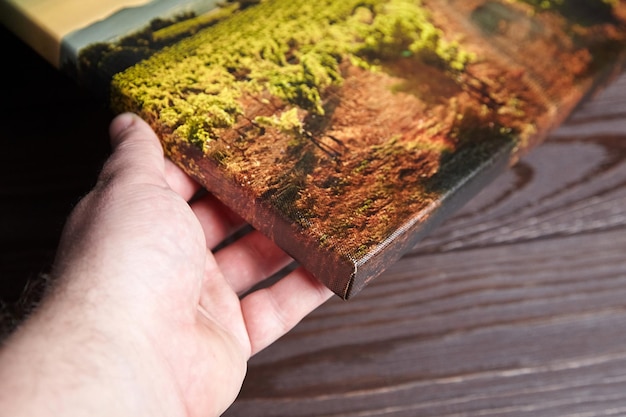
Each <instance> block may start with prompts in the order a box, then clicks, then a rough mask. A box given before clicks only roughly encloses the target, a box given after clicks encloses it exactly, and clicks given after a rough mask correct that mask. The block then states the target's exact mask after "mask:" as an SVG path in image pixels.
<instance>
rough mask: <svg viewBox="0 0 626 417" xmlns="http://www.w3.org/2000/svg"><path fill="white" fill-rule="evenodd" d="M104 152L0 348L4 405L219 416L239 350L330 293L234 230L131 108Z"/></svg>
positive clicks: (15, 409) (0, 410)
mask: <svg viewBox="0 0 626 417" xmlns="http://www.w3.org/2000/svg"><path fill="white" fill-rule="evenodd" d="M110 133H111V143H112V148H113V152H112V154H111V156H110V158H109V159H108V160H107V162H106V163H105V165H104V167H103V170H102V172H101V174H100V176H99V179H98V182H97V185H96V186H95V187H94V189H93V190H92V191H91V192H90V193H89V194H88V195H86V196H85V197H84V198H83V199H82V200H81V201H80V202H79V204H78V205H77V206H76V207H75V209H74V210H73V212H72V214H71V215H70V217H69V219H68V222H67V224H66V226H65V229H64V232H63V235H62V238H61V242H60V244H59V248H58V253H57V258H56V261H55V265H54V267H53V269H52V277H53V281H52V283H51V285H50V288H49V290H48V291H47V293H46V294H45V295H44V297H43V299H42V302H41V303H40V305H39V306H38V307H37V308H36V309H35V312H34V313H33V314H32V315H31V316H30V317H29V318H28V319H27V320H25V322H24V323H23V324H22V326H20V327H19V328H18V329H17V330H16V331H15V332H14V333H13V334H12V335H11V336H10V337H9V338H8V340H6V341H5V343H4V346H3V347H2V349H1V350H0V414H2V415H11V416H14V417H15V416H24V415H40V416H42V415H64V416H73V415H92V416H99V415H107V416H111V415H115V416H126V415H128V416H131V415H132V416H140V415H143V416H145V415H150V416H160V415H163V416H169V417H172V416H217V415H220V414H222V413H223V412H224V411H225V410H226V409H227V408H228V407H229V406H230V405H231V404H232V402H233V401H234V400H235V398H236V396H237V394H238V392H239V390H240V389H241V385H242V383H243V379H244V376H245V373H246V367H247V361H248V359H249V358H250V357H251V356H252V355H254V354H255V353H257V352H259V351H260V350H262V349H264V348H265V347H267V346H268V345H269V344H271V343H272V342H274V341H275V340H276V339H278V338H279V337H281V336H282V335H284V334H285V333H286V332H287V331H289V330H290V329H291V328H292V327H293V326H295V325H296V324H297V323H298V322H299V321H300V320H301V319H302V318H303V317H304V316H305V315H307V314H308V313H309V312H311V311H312V310H313V309H315V308H317V307H318V306H319V305H320V304H322V303H323V302H325V301H326V300H327V299H329V298H330V297H331V295H332V293H331V291H329V290H328V289H327V288H326V287H325V286H323V285H322V284H321V283H320V282H319V281H317V280H316V279H315V278H313V277H312V276H311V275H310V274H309V273H307V272H306V271H305V270H303V269H301V268H298V269H295V270H294V271H292V272H290V273H289V274H288V275H287V276H285V277H284V278H282V279H280V280H279V281H277V282H276V283H274V284H272V285H271V286H269V287H266V288H263V289H259V290H256V291H253V292H250V293H249V294H246V295H245V296H243V297H242V294H244V293H245V292H246V291H247V290H249V289H250V288H252V287H253V286H254V285H255V284H257V283H259V282H261V281H262V280H264V279H266V278H267V277H269V276H271V275H272V274H274V273H275V272H277V271H279V270H280V269H282V268H283V267H285V266H286V265H288V264H289V263H290V262H291V259H290V258H289V257H288V256H287V255H286V254H285V253H284V252H283V251H281V250H280V249H279V248H278V247H276V246H275V245H274V244H273V243H271V242H270V241H269V240H268V239H267V238H265V237H264V236H263V235H261V234H260V233H258V232H256V231H252V232H250V233H248V234H246V235H244V236H243V237H242V238H240V239H238V240H235V241H234V242H233V243H230V244H229V245H227V246H225V247H223V248H221V249H219V250H218V251H216V252H215V253H214V252H213V249H214V248H215V247H216V246H217V245H218V244H219V243H221V242H223V241H224V239H225V238H226V237H228V236H229V235H230V234H231V233H233V231H235V230H237V228H239V227H241V226H242V224H243V222H242V220H241V219H240V218H238V217H237V216H236V215H234V214H233V213H232V212H230V211H229V210H228V209H226V208H225V206H223V205H222V204H221V203H220V202H218V201H217V200H216V199H215V198H214V197H213V196H211V195H210V194H207V195H204V196H203V197H201V198H198V199H195V200H193V201H192V202H191V203H188V201H189V200H190V199H191V198H192V196H194V195H195V194H196V192H197V191H198V189H199V187H198V185H197V184H196V183H195V182H194V181H193V180H191V179H190V178H189V177H187V176H186V175H185V174H184V173H183V172H182V171H181V170H180V169H178V168H177V167H176V166H175V165H174V164H173V163H172V162H170V161H169V160H168V159H167V158H164V156H163V150H162V148H161V145H160V143H159V141H158V139H157V137H156V135H155V134H154V132H153V131H152V130H151V129H150V127H149V126H148V125H147V124H146V123H145V122H143V121H142V120H141V119H140V118H139V117H137V116H135V115H132V114H123V115H119V116H117V117H116V118H115V119H114V120H113V122H112V123H111V129H110Z"/></svg>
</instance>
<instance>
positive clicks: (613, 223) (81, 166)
mask: <svg viewBox="0 0 626 417" xmlns="http://www.w3.org/2000/svg"><path fill="white" fill-rule="evenodd" d="M1 38H2V42H3V43H2V44H3V46H4V51H3V52H4V56H5V57H8V58H9V59H6V60H5V61H4V62H5V64H4V67H5V69H7V70H8V72H9V77H6V76H5V77H4V84H3V93H2V98H3V99H2V111H1V112H0V123H1V126H2V129H1V130H0V142H1V144H2V151H1V153H0V201H1V204H0V231H1V233H0V249H1V251H0V290H1V291H2V299H3V300H4V301H5V302H6V303H8V307H7V310H9V311H12V310H11V309H12V305H11V304H10V303H11V302H12V301H14V300H15V299H16V298H17V297H18V295H19V293H20V290H21V288H22V286H23V285H24V282H25V281H26V280H27V279H28V278H31V277H36V276H38V275H39V274H41V273H45V271H46V270H47V268H48V266H49V263H50V261H51V259H52V256H53V254H54V248H55V245H56V240H57V239H58V233H59V231H60V229H61V226H62V224H63V221H64V219H65V216H66V215H67V213H68V212H69V210H70V209H71V207H72V205H73V204H74V203H75V202H76V201H77V200H78V198H79V197H80V196H81V195H83V194H84V193H85V192H86V191H87V190H88V189H89V188H90V187H91V185H92V184H93V183H94V181H95V177H96V174H97V172H98V170H99V168H100V166H101V164H102V162H103V161H104V159H105V158H106V155H107V153H108V150H109V148H108V142H107V140H108V139H107V125H108V121H109V120H110V114H108V112H107V111H106V110H105V109H103V108H101V107H100V105H98V104H97V103H95V102H93V101H91V100H90V99H89V98H88V97H85V96H84V95H82V94H81V93H80V92H79V91H77V90H76V89H75V88H74V86H73V85H72V83H71V82H69V81H68V80H66V79H64V78H63V77H62V76H60V75H59V74H58V73H57V72H56V71H55V70H53V69H51V68H50V67H48V66H47V64H46V63H45V62H43V61H41V60H40V59H39V58H38V57H36V56H34V55H33V54H32V53H31V52H30V51H29V50H28V49H27V48H25V47H24V46H23V45H21V44H20V43H19V42H18V41H16V40H15V39H13V38H12V37H11V36H10V35H8V34H6V33H5V32H2V37H1ZM9 62H10V64H9ZM225 415H226V416H245V417H254V416H263V417H271V416H289V417H296V416H333V417H335V416H353V417H357V416H358V417H365V416H368V417H369V416H394V417H396V416H407V417H415V416H439V417H442V416H455V417H457V416H459V417H460V416H580V417H583V416H584V417H588V416H615V415H626V77H622V78H621V79H619V80H617V81H616V82H615V83H614V84H613V85H612V86H611V87H610V88H609V89H607V90H606V91H605V92H604V93H603V94H601V95H600V96H599V97H597V99H596V100H595V101H593V102H590V103H587V104H586V105H584V106H582V107H581V108H580V109H579V110H578V111H577V112H576V113H575V114H574V115H573V116H572V118H571V119H570V121H569V122H568V123H566V124H565V125H564V126H563V127H562V128H561V129H559V130H558V131H556V132H554V134H553V135H551V137H550V139H549V140H548V141H547V142H546V143H545V144H544V145H542V146H539V147H538V148H536V149H535V150H534V151H533V152H532V153H531V154H530V155H528V156H527V157H526V158H524V159H523V160H522V161H521V162H520V163H519V164H517V165H516V166H515V167H513V168H512V169H510V170H508V171H507V172H506V173H504V174H503V175H502V176H501V177H499V178H498V179H497V180H496V181H495V183H493V184H491V185H490V186H488V187H487V188H486V189H485V190H484V191H483V192H482V193H481V194H480V195H478V196H477V197H476V198H474V199H473V200H472V201H471V202H470V203H469V204H468V205H466V206H465V207H464V208H463V209H462V210H461V211H460V212H458V214H457V215H455V216H454V217H453V218H451V219H449V220H448V221H447V222H446V223H444V224H443V225H441V226H440V227H439V228H437V230H436V231H435V232H434V233H432V234H431V236H430V237H429V238H428V239H426V240H425V241H423V242H422V243H421V244H420V245H419V246H418V247H416V248H415V250H413V251H412V252H411V253H410V254H408V255H407V256H405V257H404V258H403V259H401V260H400V261H399V262H397V263H396V264H394V265H392V266H391V267H390V268H389V270H388V271H387V272H386V273H384V274H383V275H382V276H381V277H379V278H378V279H377V280H375V281H374V282H373V283H372V284H370V285H369V286H368V287H367V288H366V289H365V290H363V291H362V292H361V293H359V295H357V296H356V297H355V298H354V299H352V300H350V301H342V300H340V299H338V298H335V299H332V300H330V301H329V302H328V303H327V304H325V305H324V306H322V307H320V308H319V309H318V310H317V311H315V312H314V313H313V314H311V315H310V316H309V317H307V318H306V319H305V320H304V321H303V322H302V323H301V324H300V325H298V326H297V327H296V328H295V329H294V330H293V331H292V332H291V333H289V334H288V335H286V336H285V337H283V338H282V339H281V340H279V341H278V342H277V343H275V344H274V345H272V346H271V347H269V348H267V349H266V350H265V351H263V352H261V353H260V354H258V355H257V356H256V357H254V358H253V359H252V360H251V362H250V370H249V375H248V378H247V380H246V382H245V384H244V386H243V389H242V391H241V394H240V397H239V399H238V400H237V401H236V402H235V404H234V405H233V406H232V408H231V409H230V410H228V411H227V412H226V414H225Z"/></svg>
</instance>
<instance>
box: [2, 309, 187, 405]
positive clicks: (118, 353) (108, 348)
mask: <svg viewBox="0 0 626 417" xmlns="http://www.w3.org/2000/svg"><path fill="white" fill-rule="evenodd" d="M68 304H69V301H68V300H64V299H63V297H58V299H55V300H54V301H48V302H45V303H44V304H43V305H42V306H41V308H40V309H39V310H38V312H37V313H36V314H35V315H33V316H32V317H31V318H30V319H29V320H28V321H27V322H26V323H25V324H24V325H23V326H22V327H20V329H18V331H17V332H15V334H13V335H12V336H11V337H10V338H9V339H8V340H7V341H6V342H5V344H4V346H3V347H2V349H1V350H0V415H7V416H8V415H10V416H14V417H19V416H26V415H28V416H34V415H37V416H45V415H54V416H56V415H63V416H72V415H90V416H99V415H102V416H105V415H106V416H112V415H114V416H133V417H135V416H140V415H150V416H158V415H168V416H175V415H180V414H181V410H182V407H181V406H180V404H178V403H176V402H175V400H173V399H174V398H176V395H172V394H173V392H172V391H173V390H172V387H171V386H170V384H168V381H167V380H166V378H159V376H160V375H159V369H161V367H160V366H153V365H157V364H156V363H152V362H156V361H157V359H156V358H154V357H150V352H151V350H150V349H149V346H146V344H147V343H148V341H146V340H143V339H142V338H141V337H140V336H139V335H136V334H132V333H131V332H129V331H128V329H115V328H112V327H111V324H110V323H120V321H119V318H114V317H101V316H100V315H99V313H97V312H94V311H89V310H85V308H84V307H81V306H80V305H78V306H77V305H75V304H74V305H68ZM79 304H80V303H79ZM107 319H108V320H107ZM122 323H123V321H122ZM127 327H130V326H127ZM131 328H132V327H131ZM161 391H165V392H164V393H162V394H163V395H155V393H159V392H161Z"/></svg>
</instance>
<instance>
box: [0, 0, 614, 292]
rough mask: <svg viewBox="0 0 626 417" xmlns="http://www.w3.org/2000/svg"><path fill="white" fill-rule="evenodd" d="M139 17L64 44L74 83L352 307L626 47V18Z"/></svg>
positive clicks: (396, 12) (574, 11) (580, 3)
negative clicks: (152, 134)
mask: <svg viewBox="0 0 626 417" xmlns="http://www.w3.org/2000/svg"><path fill="white" fill-rule="evenodd" d="M2 1H4V3H5V4H7V3H13V12H15V10H17V9H18V7H17V6H16V5H19V4H20V3H23V4H26V3H46V0H2ZM48 3H50V1H48ZM56 3H58V4H64V2H63V1H59V2H56ZM69 3H72V2H70V1H68V4H69ZM87 3H88V2H87ZM122 3H123V2H122ZM128 3H131V2H128ZM136 3H142V4H132V5H131V4H126V5H124V6H123V7H120V8H119V9H117V10H115V11H109V12H110V14H109V15H108V16H107V17H105V18H100V19H99V20H98V21H97V22H93V23H91V24H89V25H84V26H82V27H80V28H76V29H73V30H72V31H71V32H70V33H68V34H66V35H63V36H62V38H61V39H60V41H59V49H58V51H57V55H56V59H57V65H58V66H59V68H62V69H63V70H64V71H66V72H68V73H69V74H71V75H72V76H73V77H75V78H76V80H77V82H79V83H80V84H82V85H84V86H85V87H86V88H89V89H91V90H92V91H93V92H94V93H95V94H99V95H101V96H102V97H103V99H105V100H107V102H108V103H109V104H110V106H111V108H112V109H113V110H114V111H115V112H123V111H133V112H136V113H138V114H140V115H141V116H142V117H143V118H144V119H145V120H146V121H148V122H149V123H150V124H151V126H152V127H153V128H154V130H155V131H156V132H157V133H158V135H159V136H160V138H161V140H162V143H163V145H164V148H165V150H166V153H167V154H168V156H169V157H170V158H171V159H172V160H173V161H175V162H176V163H178V164H179V165H180V166H181V167H182V168H183V169H184V170H185V171H186V172H188V173H189V174H190V175H192V176H193V177H194V178H196V179H197V180H198V181H199V182H200V183H202V184H203V185H204V186H205V187H206V188H207V189H208V190H209V191H211V192H213V193H214V194H215V195H216V196H218V197H219V198H220V199H221V200H222V201H223V202H224V203H226V204H227V205H228V206H229V207H231V208H232V209H233V210H235V211H236V212H237V213H239V214H240V215H241V216H242V217H243V218H245V219H246V220H247V221H248V222H250V223H251V224H252V225H253V226H254V227H255V228H257V229H259V230H260V231H262V232H263V233H265V234H266V235H267V236H269V237H270V238H272V239H273V240H274V241H276V242H277V243H278V244H279V245H280V246H281V247H282V248H283V249H284V250H285V251H286V252H288V253H289V254H290V255H292V256H293V257H294V258H295V259H296V260H297V261H298V262H299V263H300V264H302V265H304V266H305V267H306V268H307V269H308V270H309V271H311V272H312V273H313V274H314V275H315V276H316V277H317V278H318V279H320V280H321V281H322V282H324V283H325V284H326V285H327V286H328V287H329V288H330V289H332V290H333V291H334V292H335V293H336V294H338V295H339V296H341V297H342V298H345V299H348V298H350V297H352V296H354V295H355V294H357V293H358V292H359V291H360V290H361V289H363V287H364V286H365V285H366V284H367V283H368V282H369V281H370V280H372V279H373V278H375V277H377V276H378V275H380V273H381V272H383V271H384V269H385V268H386V267H387V266H388V265H389V264H390V263H391V262H393V261H394V260H396V259H398V258H399V257H401V256H402V255H403V254H404V253H405V252H406V251H407V250H409V249H411V248H412V247H413V246H414V245H415V244H416V243H417V242H418V241H419V239H421V238H422V237H423V236H424V235H425V234H426V233H427V232H428V231H429V230H430V229H431V228H432V227H434V226H435V225H436V224H437V223H438V222H439V221H441V220H442V219H443V218H445V217H446V216H447V215H448V214H450V213H451V212H452V211H453V210H454V209H455V208H457V207H458V206H459V205H460V204H462V203H463V202H464V201H466V200H467V199H468V198H470V197H471V196H472V195H473V194H475V193H476V192H477V191H478V190H479V189H480V188H481V187H482V186H484V185H485V184H486V183H487V182H488V181H489V179H490V178H491V177H493V176H494V175H496V174H497V173H498V172H499V171H501V170H502V169H504V168H505V167H506V166H509V165H511V164H513V163H514V162H515V161H516V160H517V159H518V158H519V157H520V156H522V155H523V154H524V153H525V152H527V151H528V150H529V149H531V148H532V147H533V146H534V145H536V144H537V143H539V142H540V141H541V140H543V139H544V138H545V137H546V135H547V133H548V132H549V131H550V130H551V129H553V128H555V127H556V126H558V124H559V123H561V122H562V121H563V120H564V119H565V118H566V117H567V116H568V114H569V113H570V112H571V111H572V109H573V108H574V107H575V106H576V105H577V104H578V103H580V102H581V100H583V99H584V98H585V97H586V96H587V95H588V94H589V93H591V92H593V91H595V89H597V88H598V87H600V86H602V85H604V84H605V83H606V82H608V81H609V80H611V79H612V77H614V76H615V75H616V74H617V73H618V72H619V71H620V70H621V65H622V62H623V58H624V53H625V46H626V4H625V3H624V2H621V1H617V0H322V1H316V2H311V1H305V0H256V1H239V2H234V1H219V2H218V1H189V2H180V1H179V2H173V1H167V0H153V1H145V2H141V1H137V2H136ZM109 5H111V4H109ZM26 9H27V8H25V7H22V8H21V10H22V11H24V10H26ZM31 10H33V9H31ZM31 13H35V12H32V11H31ZM104 35H106V36H104ZM51 61H53V59H52V60H51Z"/></svg>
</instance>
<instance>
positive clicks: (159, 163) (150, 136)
mask: <svg viewBox="0 0 626 417" xmlns="http://www.w3.org/2000/svg"><path fill="white" fill-rule="evenodd" d="M109 134H110V136H111V146H112V149H113V153H112V155H111V156H110V157H109V159H108V160H107V162H106V164H105V165H104V167H103V169H102V172H101V174H100V181H103V182H108V181H110V180H111V179H113V178H114V177H117V178H119V179H121V180H124V181H129V182H131V183H150V184H159V185H162V184H164V183H165V160H164V158H163V148H162V146H161V143H160V142H159V139H158V138H157V136H156V134H155V133H154V131H153V130H152V128H151V127H150V126H149V125H148V124H147V123H146V122H145V121H144V120H143V119H141V118H140V117H139V116H137V115H135V114H132V113H123V114H120V115H118V116H116V117H115V118H114V119H113V121H112V122H111V125H110V128H109Z"/></svg>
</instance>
